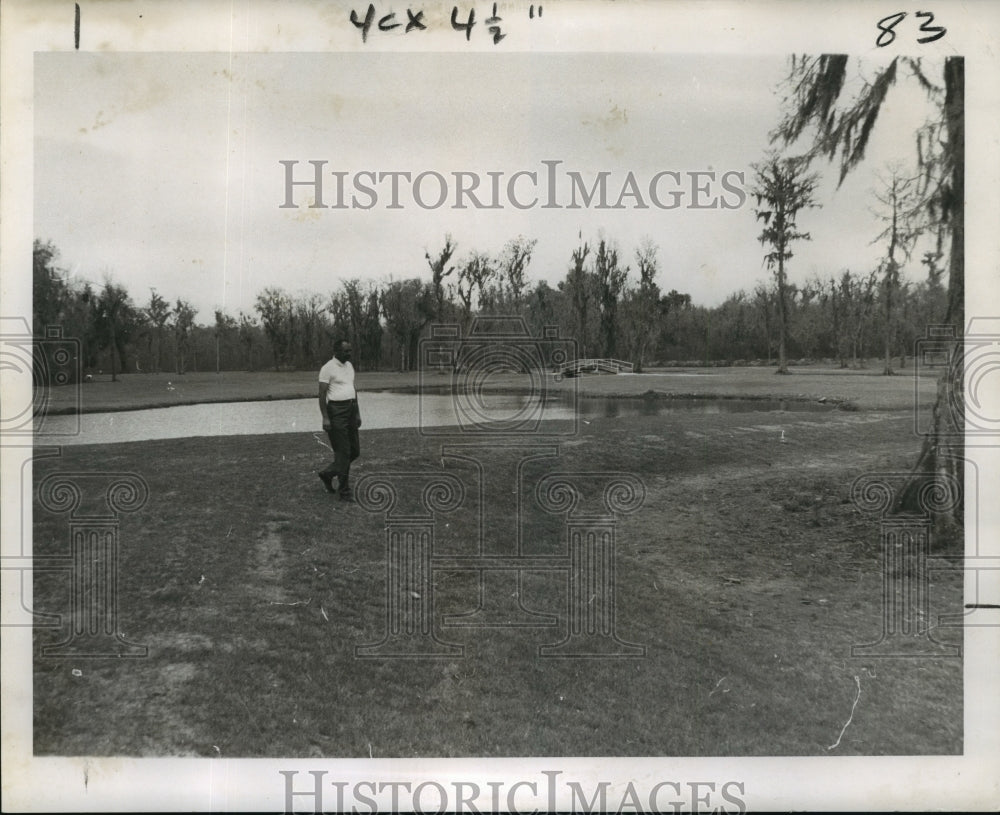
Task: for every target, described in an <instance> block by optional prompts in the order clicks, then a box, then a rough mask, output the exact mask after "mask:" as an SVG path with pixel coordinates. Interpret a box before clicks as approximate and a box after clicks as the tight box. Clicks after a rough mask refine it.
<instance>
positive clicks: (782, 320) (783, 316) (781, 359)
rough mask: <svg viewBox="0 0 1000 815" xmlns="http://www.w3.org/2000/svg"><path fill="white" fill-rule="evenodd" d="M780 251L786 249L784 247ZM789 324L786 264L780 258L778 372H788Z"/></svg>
mask: <svg viewBox="0 0 1000 815" xmlns="http://www.w3.org/2000/svg"><path fill="white" fill-rule="evenodd" d="M779 251H782V252H783V251H784V247H782V248H781V249H780V250H779ZM787 325H788V308H787V304H786V303H785V264H784V260H783V259H782V258H781V257H779V258H778V370H777V371H776V373H779V374H787V373H788V361H787V359H786V358H785V329H786V326H787Z"/></svg>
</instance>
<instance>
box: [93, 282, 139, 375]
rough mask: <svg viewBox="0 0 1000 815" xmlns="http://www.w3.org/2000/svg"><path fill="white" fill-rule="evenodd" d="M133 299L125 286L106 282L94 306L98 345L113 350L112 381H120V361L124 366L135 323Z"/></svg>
mask: <svg viewBox="0 0 1000 815" xmlns="http://www.w3.org/2000/svg"><path fill="white" fill-rule="evenodd" d="M134 319H135V315H134V309H133V307H132V300H131V298H130V297H129V295H128V291H127V290H126V289H125V287H124V286H121V285H118V284H115V283H112V282H111V281H110V280H106V281H105V282H104V287H103V288H102V289H101V293H100V294H99V295H98V297H97V302H96V304H95V306H94V324H95V326H96V328H97V341H98V347H99V348H101V349H104V348H109V349H110V351H111V381H112V382H117V381H118V363H119V362H122V368H124V367H125V366H124V355H125V350H124V349H125V343H126V341H127V339H128V335H129V333H130V329H131V327H132V325H134Z"/></svg>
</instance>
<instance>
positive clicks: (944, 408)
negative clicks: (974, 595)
mask: <svg viewBox="0 0 1000 815" xmlns="http://www.w3.org/2000/svg"><path fill="white" fill-rule="evenodd" d="M944 77H945V102H944V114H945V125H946V127H947V133H948V144H949V147H950V148H951V150H952V152H953V161H954V163H953V165H952V168H951V200H950V201H949V204H950V213H951V215H950V218H949V226H950V227H951V256H950V260H949V265H948V271H949V280H948V311H947V314H946V316H945V322H946V323H948V324H950V325H951V326H952V327H953V328H954V329H955V337H956V342H955V345H954V347H953V349H952V353H951V359H950V364H949V366H948V368H947V369H946V370H945V371H943V372H942V374H941V376H940V378H939V380H938V387H937V402H936V403H935V405H934V412H933V421H932V423H931V430H930V432H929V433H928V434H927V435H926V436H925V437H924V445H923V449H922V450H921V451H920V458H919V459H918V460H917V464H916V466H915V467H914V468H913V473H912V476H911V478H910V482H909V484H907V486H906V488H905V489H904V490H903V492H902V494H901V496H900V499H899V501H898V502H897V504H896V507H895V509H896V511H897V512H919V511H921V507H920V502H919V496H920V492H921V490H922V489H924V488H926V487H927V485H928V484H929V483H931V482H934V481H938V482H939V483H942V484H947V479H948V478H955V479H957V481H958V483H959V484H961V485H962V487H963V489H964V480H963V462H964V460H965V459H964V452H965V445H964V440H963V437H962V432H963V431H964V423H965V417H964V413H963V412H962V411H963V408H964V404H965V403H964V394H963V392H962V378H963V373H964V368H965V346H964V336H965V335H964V331H965V119H964V110H965V105H964V98H965V61H964V59H963V58H962V57H948V58H947V59H945V63H944ZM964 504H965V502H964V497H962V498H960V500H958V501H957V502H956V503H955V505H954V506H953V508H952V509H951V511H950V512H948V513H946V514H943V515H938V516H936V517H935V528H936V529H937V530H938V531H939V532H944V533H945V535H946V536H947V537H948V538H950V537H951V535H949V533H951V532H954V531H956V530H958V529H961V527H962V525H963V513H964ZM956 542H957V543H958V544H960V543H961V537H960V536H959V537H958V540H957V541H956Z"/></svg>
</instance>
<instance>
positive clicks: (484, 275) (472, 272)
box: [455, 252, 496, 331]
mask: <svg viewBox="0 0 1000 815" xmlns="http://www.w3.org/2000/svg"><path fill="white" fill-rule="evenodd" d="M495 273H496V270H495V267H494V266H493V261H492V260H490V258H489V256H488V255H486V254H484V253H482V252H472V253H471V254H470V255H469V256H468V257H467V258H466V259H465V260H464V261H463V262H462V264H461V266H460V267H459V269H458V279H457V280H456V281H455V290H456V294H457V295H458V299H459V302H460V303H461V304H462V328H463V331H468V330H469V326H470V324H471V323H472V311H473V307H474V305H475V304H479V305H480V307H481V305H482V300H483V294H484V292H485V291H486V288H487V286H488V285H489V283H490V281H491V280H492V279H493V276H494V274H495Z"/></svg>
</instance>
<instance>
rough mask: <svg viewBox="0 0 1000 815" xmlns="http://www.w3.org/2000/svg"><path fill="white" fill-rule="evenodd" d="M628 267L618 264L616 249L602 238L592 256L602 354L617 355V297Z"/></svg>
mask: <svg viewBox="0 0 1000 815" xmlns="http://www.w3.org/2000/svg"><path fill="white" fill-rule="evenodd" d="M627 275H628V267H627V266H626V267H625V268H624V269H623V268H621V267H620V266H619V265H618V250H617V249H615V248H614V247H612V246H609V245H608V243H607V242H606V241H605V240H604V239H603V238H602V239H601V242H600V243H599V244H598V245H597V254H596V255H595V256H594V279H595V282H596V283H597V298H598V299H597V304H598V307H599V309H600V334H601V346H602V351H603V354H604V356H606V357H609V358H611V359H616V358H617V356H618V342H617V339H618V338H617V327H618V326H617V323H618V297H619V296H620V295H621V293H622V289H623V288H625V279H626V277H627Z"/></svg>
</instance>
